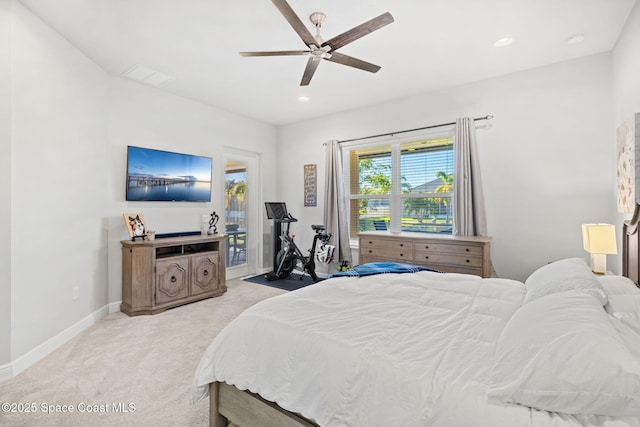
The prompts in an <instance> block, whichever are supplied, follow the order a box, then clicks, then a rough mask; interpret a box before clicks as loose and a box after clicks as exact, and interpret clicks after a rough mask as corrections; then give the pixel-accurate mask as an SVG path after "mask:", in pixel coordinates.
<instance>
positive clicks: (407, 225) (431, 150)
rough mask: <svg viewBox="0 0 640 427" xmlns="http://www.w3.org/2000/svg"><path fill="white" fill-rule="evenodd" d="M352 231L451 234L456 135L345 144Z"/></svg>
mask: <svg viewBox="0 0 640 427" xmlns="http://www.w3.org/2000/svg"><path fill="white" fill-rule="evenodd" d="M343 150H344V151H345V152H346V153H345V154H346V155H345V156H344V159H345V160H346V159H348V165H345V168H344V169H345V172H346V174H347V176H346V180H345V182H348V183H349V184H348V185H349V192H348V193H349V198H350V230H351V236H352V237H355V236H356V235H357V233H358V232H360V231H366V230H375V229H384V228H387V229H391V230H404V231H418V232H426V233H451V228H452V222H453V218H452V212H453V210H452V206H451V201H452V191H453V136H445V137H440V138H432V139H426V140H420V141H412V142H404V143H396V144H391V145H384V146H369V147H366V146H365V147H363V146H359V147H354V148H348V147H347V148H343Z"/></svg>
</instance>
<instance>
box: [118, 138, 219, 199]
mask: <svg viewBox="0 0 640 427" xmlns="http://www.w3.org/2000/svg"><path fill="white" fill-rule="evenodd" d="M211 168H212V160H211V158H210V157H202V156H194V155H190V154H180V153H172V152H169V151H162V150H154V149H150V148H142V147H134V146H128V147H127V198H126V199H127V200H128V201H156V202H157V201H172V202H210V201H211Z"/></svg>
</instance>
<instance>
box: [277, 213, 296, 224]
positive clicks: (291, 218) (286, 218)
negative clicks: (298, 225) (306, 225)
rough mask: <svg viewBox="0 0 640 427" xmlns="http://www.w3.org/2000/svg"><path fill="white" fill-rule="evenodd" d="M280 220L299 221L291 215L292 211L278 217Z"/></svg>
mask: <svg viewBox="0 0 640 427" xmlns="http://www.w3.org/2000/svg"><path fill="white" fill-rule="evenodd" d="M276 221H278V222H298V220H297V219H296V218H294V217H292V216H291V214H290V213H288V214H287V216H285V217H284V218H279V219H276Z"/></svg>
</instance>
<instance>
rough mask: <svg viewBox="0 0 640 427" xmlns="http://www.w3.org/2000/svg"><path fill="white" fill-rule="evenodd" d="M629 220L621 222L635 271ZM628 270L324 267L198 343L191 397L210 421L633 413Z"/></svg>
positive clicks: (518, 419) (636, 298) (397, 421)
mask: <svg viewBox="0 0 640 427" xmlns="http://www.w3.org/2000/svg"><path fill="white" fill-rule="evenodd" d="M637 222H638V215H634V217H633V219H632V220H631V221H629V222H628V223H627V224H626V225H625V231H624V233H623V234H624V236H623V248H624V254H623V257H624V258H625V260H624V262H623V264H624V271H625V272H627V275H628V276H632V275H633V274H631V273H628V272H634V271H635V272H636V274H637V272H638V264H639V262H638V258H637V254H638V244H639V241H638V237H637ZM629 254H634V255H633V256H630V255H629ZM636 277H637V276H636ZM636 284H637V282H636V283H634V282H633V281H632V280H630V279H629V278H627V277H623V276H602V277H596V276H595V275H593V274H592V273H591V272H590V270H589V267H588V266H587V265H586V263H585V262H584V261H583V260H582V259H578V258H571V259H565V260H560V261H557V262H554V263H551V264H549V265H546V266H542V267H541V268H540V269H538V270H536V271H535V272H534V273H533V274H532V275H531V276H530V277H529V278H528V279H527V280H526V282H524V283H522V282H518V281H514V280H508V279H498V278H489V279H482V278H479V277H476V276H471V275H463V274H450V273H449V274H440V273H437V272H433V271H418V272H413V273H393V274H380V275H368V276H365V277H340V278H332V279H330V280H326V281H323V282H320V283H318V284H316V285H313V286H309V287H306V288H303V289H300V290H298V291H294V292H290V293H287V294H283V295H279V296H277V297H274V298H271V299H269V300H266V301H263V302H261V303H258V304H256V305H255V306H253V307H251V308H249V309H248V310H247V311H246V312H245V313H243V314H242V315H241V316H240V317H238V318H237V319H235V320H234V321H232V322H231V323H230V324H229V325H228V326H227V327H226V328H225V329H224V330H223V331H222V332H221V333H220V334H218V336H217V337H216V338H215V340H214V341H213V342H212V344H211V345H210V346H209V348H208V349H207V351H206V352H205V354H204V355H203V357H202V359H201V361H200V364H199V366H198V368H197V370H196V373H195V375H194V381H193V387H192V399H193V402H194V403H197V402H198V401H200V400H203V399H205V398H206V397H207V396H208V397H209V402H210V425H212V426H215V427H221V426H226V425H227V423H228V422H229V421H231V422H233V423H234V424H237V425H239V426H241V427H250V426H278V427H287V426H297V427H300V426H315V425H321V426H367V427H369V426H390V425H391V426H443V427H449V426H451V427H455V426H468V425H473V426H491V427H500V426H505V427H506V426H508V427H516V426H532V427H537V426H558V427H563V426H603V427H605V426H606V427H615V426H621V427H622V426H640V320H639V315H640V289H638V288H637V286H636Z"/></svg>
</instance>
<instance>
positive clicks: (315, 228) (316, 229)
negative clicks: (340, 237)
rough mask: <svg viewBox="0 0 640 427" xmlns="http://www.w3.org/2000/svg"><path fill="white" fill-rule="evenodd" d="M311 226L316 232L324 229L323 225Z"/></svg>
mask: <svg viewBox="0 0 640 427" xmlns="http://www.w3.org/2000/svg"><path fill="white" fill-rule="evenodd" d="M311 228H313V231H315V232H316V233H319V232H321V231H324V229H325V227H324V225H312V226H311Z"/></svg>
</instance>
